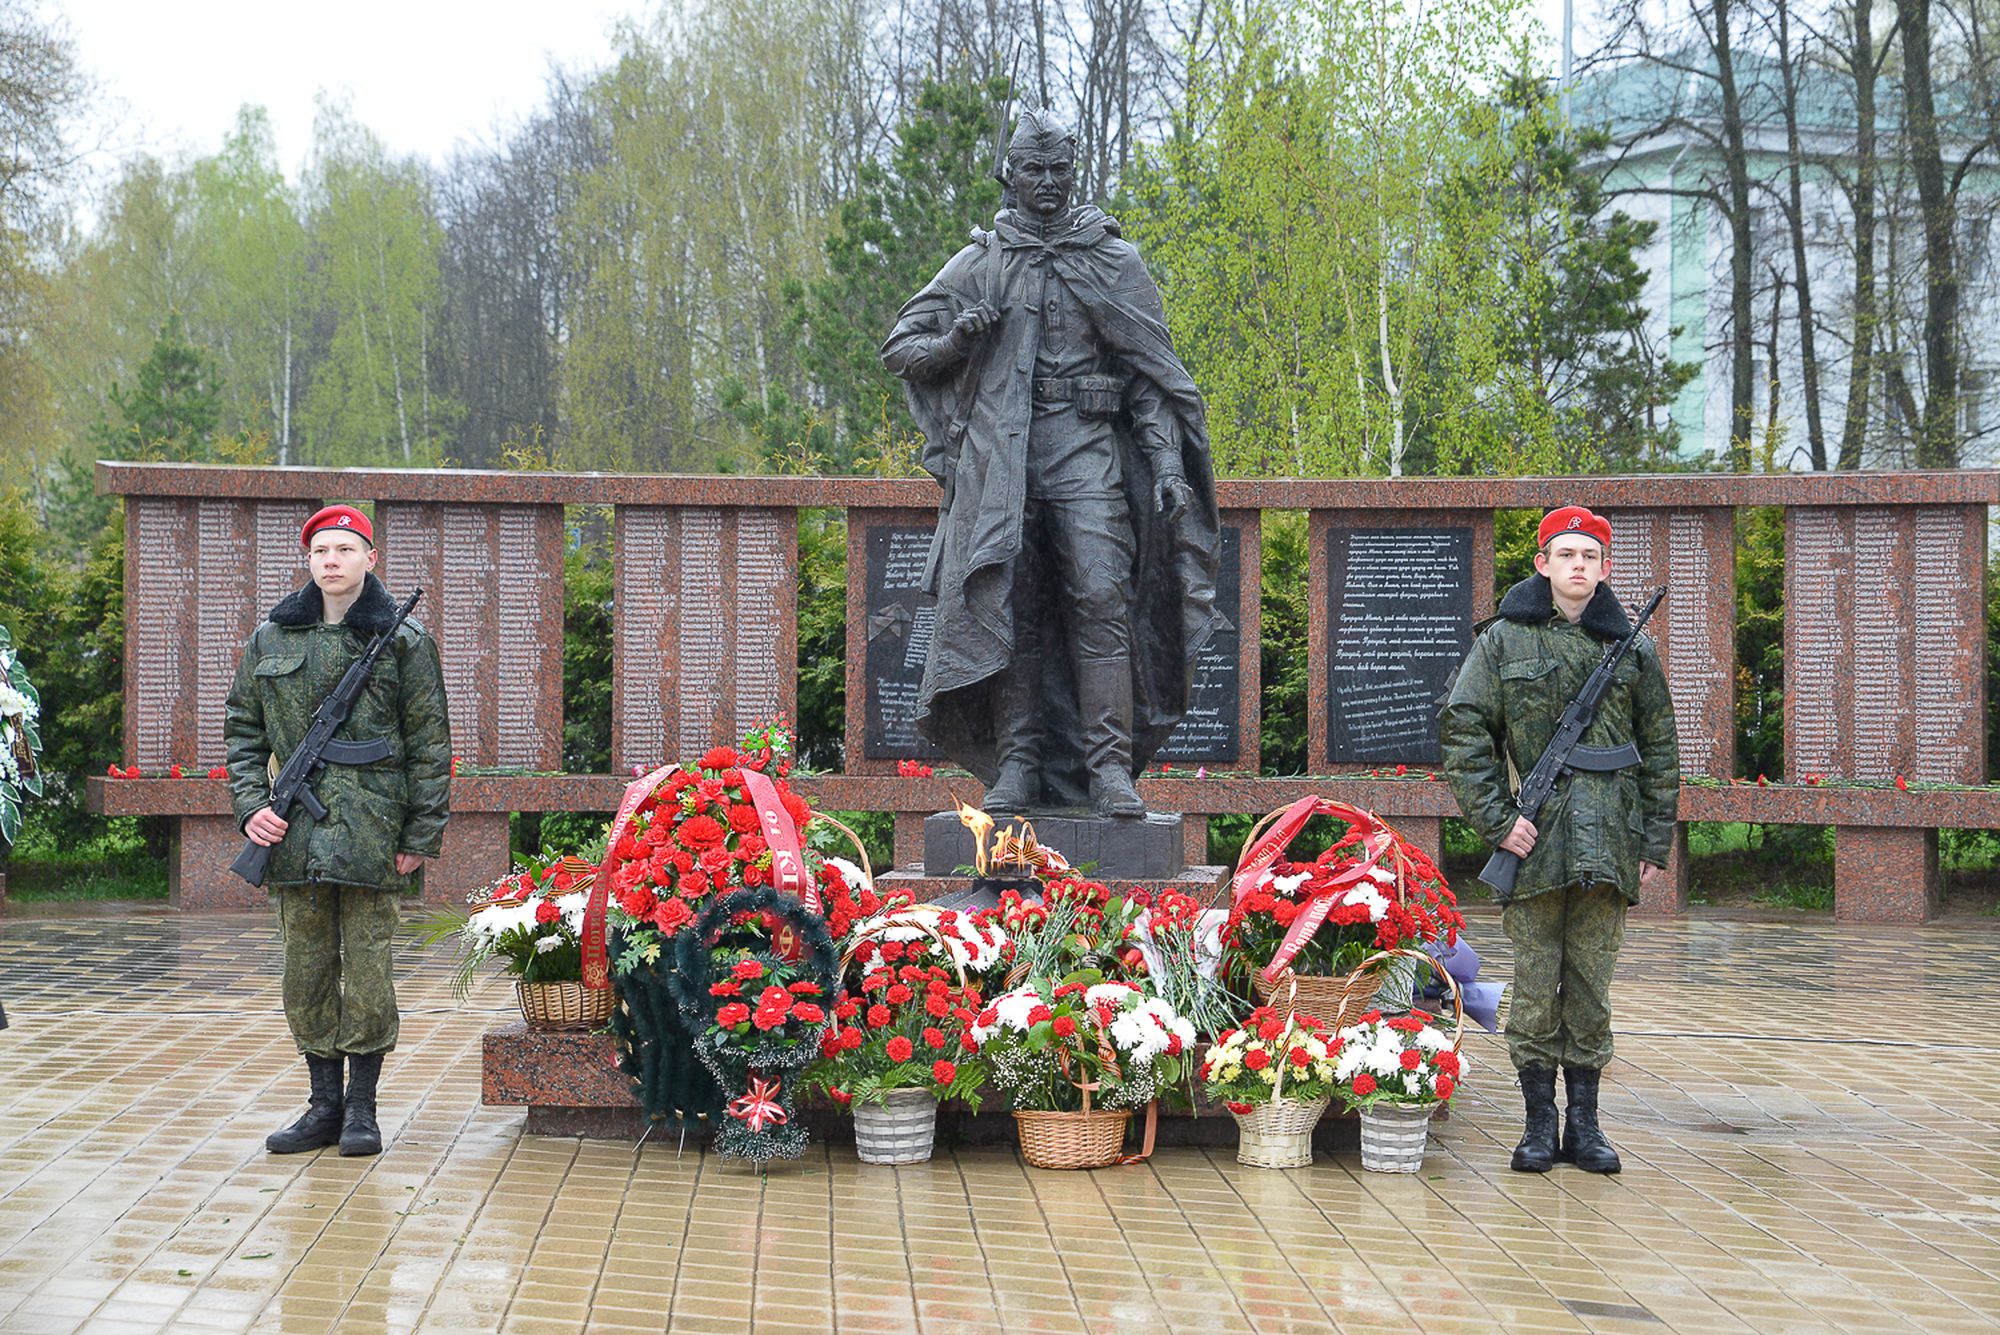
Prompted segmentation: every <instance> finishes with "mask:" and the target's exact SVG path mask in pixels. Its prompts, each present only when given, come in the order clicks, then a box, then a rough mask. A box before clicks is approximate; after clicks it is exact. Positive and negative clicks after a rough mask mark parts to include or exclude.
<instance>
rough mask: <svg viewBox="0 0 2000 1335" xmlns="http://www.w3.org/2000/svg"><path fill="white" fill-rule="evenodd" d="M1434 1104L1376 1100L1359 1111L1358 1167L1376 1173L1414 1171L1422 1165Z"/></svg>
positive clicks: (1434, 1108) (1435, 1108)
mask: <svg viewBox="0 0 2000 1335" xmlns="http://www.w3.org/2000/svg"><path fill="white" fill-rule="evenodd" d="M1437 1106H1438V1105H1437V1104H1435V1103H1378V1104H1375V1105H1374V1106H1373V1107H1369V1108H1363V1109H1362V1110H1361V1166H1362V1167H1363V1168H1367V1169H1371V1170H1372V1171H1374V1172H1377V1173H1414V1172H1416V1171H1417V1170H1418V1169H1419V1168H1421V1167H1423V1165H1424V1142H1425V1141H1426V1140H1428V1139H1429V1138H1430V1132H1431V1114H1432V1113H1433V1112H1435V1111H1436V1110H1437Z"/></svg>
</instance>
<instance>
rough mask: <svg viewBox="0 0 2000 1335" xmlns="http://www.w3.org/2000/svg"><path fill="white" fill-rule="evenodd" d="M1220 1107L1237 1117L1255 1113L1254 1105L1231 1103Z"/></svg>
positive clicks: (1255, 1107) (1255, 1106)
mask: <svg viewBox="0 0 2000 1335" xmlns="http://www.w3.org/2000/svg"><path fill="white" fill-rule="evenodd" d="M1222 1106H1223V1107H1225V1108H1227V1109H1229V1111H1231V1112H1233V1113H1235V1114H1237V1115H1238V1116H1244V1115H1247V1114H1249V1113H1253V1112H1255V1111H1257V1105H1256V1104H1254V1103H1236V1102H1233V1101H1232V1102H1229V1103H1225V1104H1223V1105H1222Z"/></svg>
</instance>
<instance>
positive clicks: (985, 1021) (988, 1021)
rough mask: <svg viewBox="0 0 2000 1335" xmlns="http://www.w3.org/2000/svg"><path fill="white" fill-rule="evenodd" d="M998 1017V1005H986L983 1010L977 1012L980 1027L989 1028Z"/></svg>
mask: <svg viewBox="0 0 2000 1335" xmlns="http://www.w3.org/2000/svg"><path fill="white" fill-rule="evenodd" d="M999 1018H1000V1009H999V1007H997V1006H988V1007H987V1008H986V1009H985V1010H983V1011H981V1012H979V1027H980V1028H981V1029H991V1028H992V1027H993V1023H994V1021H996V1020H998V1019H999Z"/></svg>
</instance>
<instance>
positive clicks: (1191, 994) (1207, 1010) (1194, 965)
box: [1135, 890, 1250, 1034]
mask: <svg viewBox="0 0 2000 1335" xmlns="http://www.w3.org/2000/svg"><path fill="white" fill-rule="evenodd" d="M1225 916H1226V915H1225V914H1224V913H1223V911H1222V910H1220V909H1211V908H1209V907H1208V906H1207V905H1206V904H1204V903H1202V902H1201V901H1200V900H1198V899H1196V898H1194V897H1193V896H1192V895H1186V894H1182V893H1181V892H1180V891H1178V890H1162V891H1161V892H1160V893H1159V894H1157V895H1155V896H1154V897H1153V902H1152V905H1151V907H1149V908H1148V909H1146V911H1145V912H1144V914H1143V915H1141V917H1140V919H1139V921H1138V923H1137V924H1136V930H1135V937H1136V938H1137V940H1136V944H1137V948H1138V950H1139V952H1140V956H1141V971H1142V972H1143V974H1144V976H1145V979H1146V982H1147V985H1148V986H1150V987H1151V988H1152V989H1153V991H1154V992H1156V993H1158V994H1159V996H1160V997H1161V998H1162V999H1163V1000H1165V1001H1166V1002H1167V1004H1168V1005H1170V1006H1172V1007H1173V1008H1174V1009H1175V1010H1176V1011H1178V1012H1179V1013H1180V1014H1181V1015H1183V1016H1185V1017H1186V1018H1187V1019H1189V1020H1191V1021H1193V1023H1194V1026H1195V1028H1196V1029H1198V1030H1199V1031H1201V1032H1202V1033H1205V1034H1219V1033H1221V1032H1222V1031H1223V1030H1224V1029H1227V1028H1229V1027H1230V1025H1231V1023H1232V1022H1233V1018H1234V1017H1235V1016H1238V1015H1241V1014H1243V1012H1244V1010H1245V1009H1246V1008H1248V1006H1249V1004H1250V1003H1249V1002H1248V1001H1245V1000H1244V999H1242V998H1241V997H1238V996H1237V995H1235V994H1234V993H1233V992H1231V991H1230V990H1229V987H1228V985H1227V983H1226V982H1224V980H1223V978H1222V975H1221V969H1220V967H1219V966H1220V964H1221V956H1222V943H1221V940H1220V934H1219V933H1220V928H1221V926H1222V922H1223V920H1224V917H1225Z"/></svg>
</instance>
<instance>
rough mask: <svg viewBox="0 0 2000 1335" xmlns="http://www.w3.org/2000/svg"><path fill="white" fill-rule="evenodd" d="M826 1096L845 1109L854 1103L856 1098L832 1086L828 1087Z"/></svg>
mask: <svg viewBox="0 0 2000 1335" xmlns="http://www.w3.org/2000/svg"><path fill="white" fill-rule="evenodd" d="M826 1096H827V1097H828V1098H830V1099H832V1100H833V1101H834V1102H835V1103H838V1104H839V1105H840V1106H841V1107H843V1108H845V1107H846V1106H847V1105H848V1104H850V1103H852V1102H854V1096H853V1095H852V1094H850V1093H848V1092H847V1091H846V1090H844V1089H834V1088H832V1087H831V1086H829V1087H828V1089H827V1091H826Z"/></svg>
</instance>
